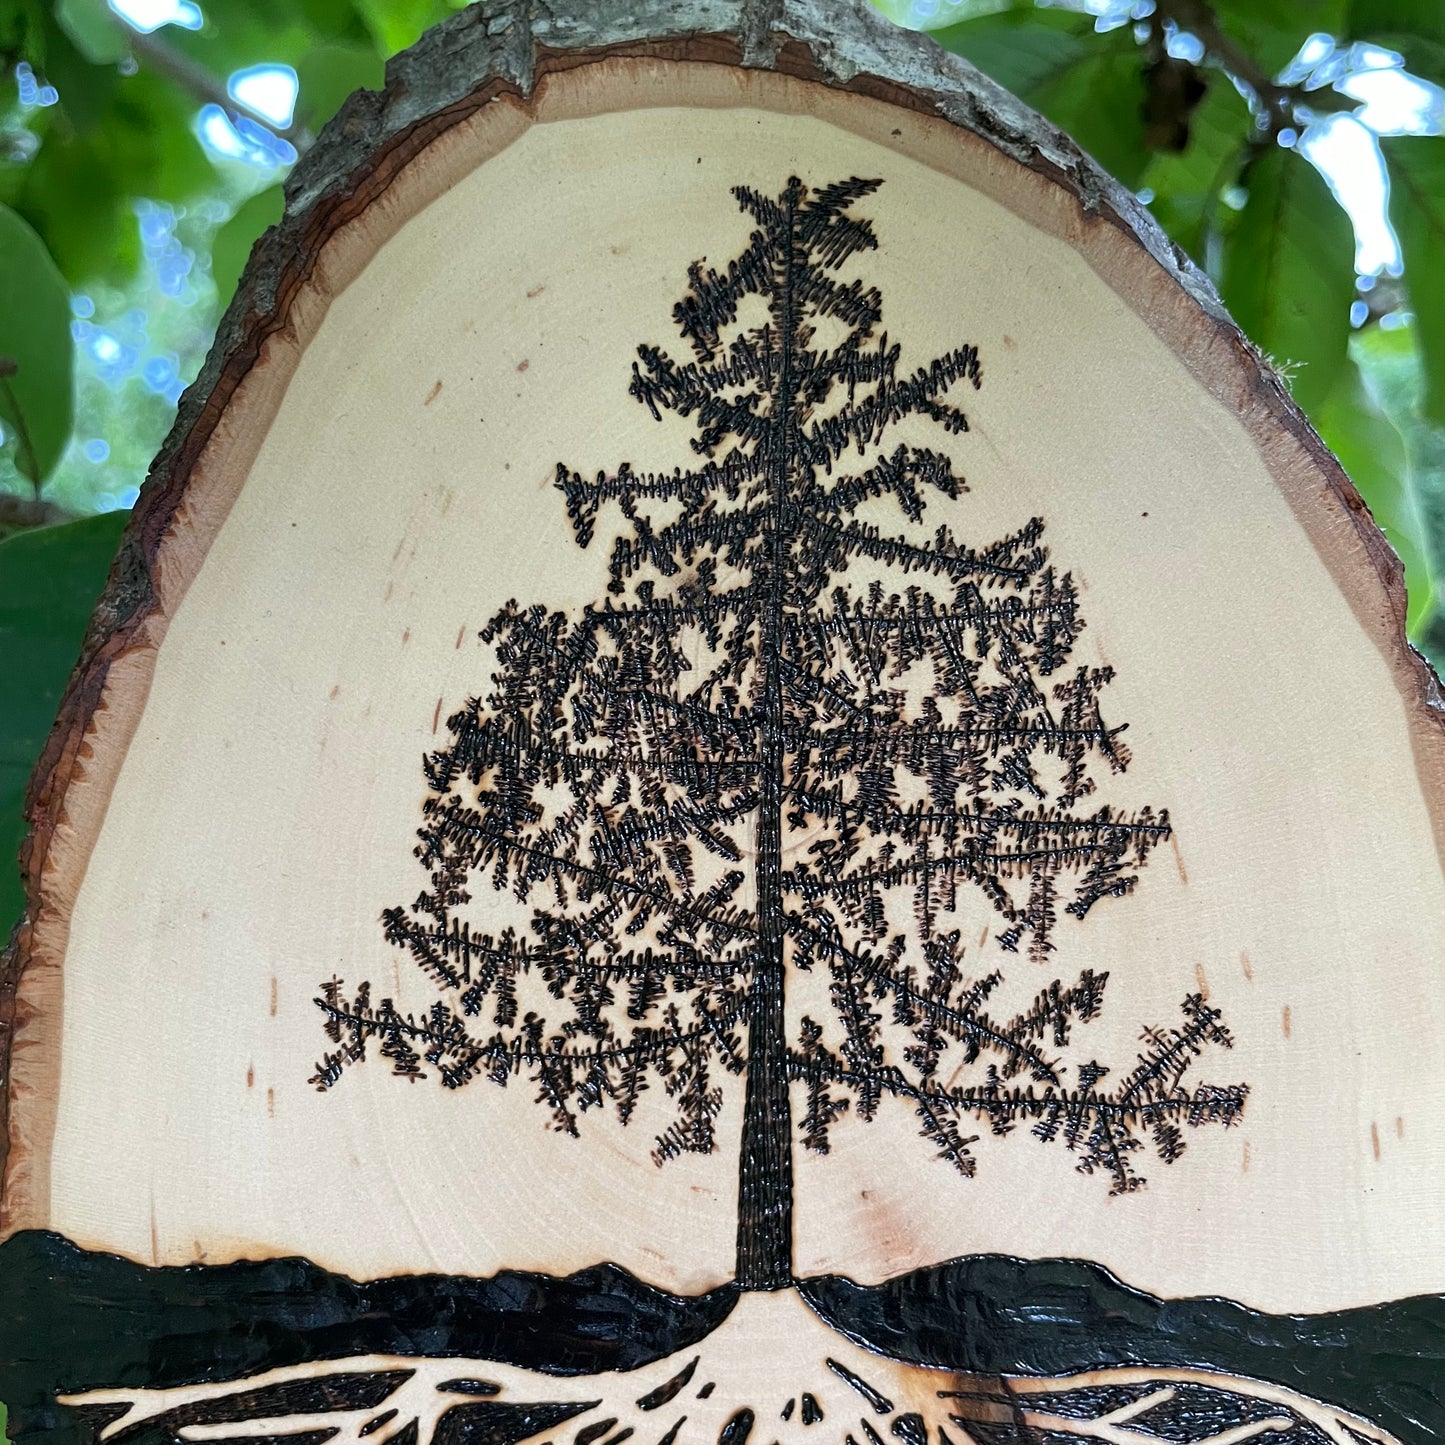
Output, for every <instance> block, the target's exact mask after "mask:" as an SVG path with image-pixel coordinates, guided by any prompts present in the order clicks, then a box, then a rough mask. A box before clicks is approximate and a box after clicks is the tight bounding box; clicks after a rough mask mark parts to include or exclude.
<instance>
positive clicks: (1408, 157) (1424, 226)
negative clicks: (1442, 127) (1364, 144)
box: [1380, 136, 1445, 426]
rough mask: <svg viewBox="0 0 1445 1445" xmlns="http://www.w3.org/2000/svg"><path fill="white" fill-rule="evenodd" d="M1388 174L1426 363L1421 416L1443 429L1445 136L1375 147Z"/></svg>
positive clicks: (1406, 139)
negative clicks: (1380, 152) (1381, 156)
mask: <svg viewBox="0 0 1445 1445" xmlns="http://www.w3.org/2000/svg"><path fill="white" fill-rule="evenodd" d="M1380 145H1381V149H1382V150H1383V151H1384V152H1385V162H1386V164H1387V165H1388V167H1389V170H1390V220H1391V221H1392V222H1393V223H1394V226H1395V234H1396V235H1397V236H1398V237H1399V238H1400V254H1401V256H1402V258H1403V260H1404V263H1405V289H1406V290H1407V292H1408V293H1409V296H1410V309H1411V311H1413V312H1414V313H1415V330H1416V333H1417V335H1418V337H1419V343H1420V353H1421V355H1422V356H1423V358H1424V362H1425V391H1424V396H1423V398H1422V405H1423V407H1424V411H1425V415H1426V416H1428V417H1429V418H1430V420H1431V421H1433V422H1436V423H1437V424H1439V425H1442V426H1445V136H1401V137H1400V138H1398V139H1395V140H1384V141H1381V143H1380Z"/></svg>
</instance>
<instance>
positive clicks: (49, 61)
mask: <svg viewBox="0 0 1445 1445" xmlns="http://www.w3.org/2000/svg"><path fill="white" fill-rule="evenodd" d="M40 70H41V73H42V74H43V75H44V76H45V79H46V80H47V81H49V82H50V84H51V85H53V86H54V87H55V89H56V90H57V91H58V92H59V93H60V105H61V108H62V109H63V110H64V111H65V115H66V119H68V120H69V121H70V123H71V125H73V126H74V127H75V129H76V130H77V131H88V130H91V129H92V128H93V127H94V126H95V125H96V123H97V122H98V121H99V120H100V119H101V117H102V116H103V115H104V114H105V111H106V109H107V107H108V106H109V105H110V103H111V100H112V99H113V98H114V96H115V88H116V84H117V82H118V81H119V80H120V72H119V70H117V69H116V67H115V65H114V64H95V63H92V62H91V61H90V60H89V59H87V58H86V56H85V55H83V54H82V53H81V51H80V49H79V48H78V47H77V46H76V44H75V42H74V41H73V40H72V39H71V38H70V36H69V35H68V34H67V33H66V32H65V31H64V30H63V29H62V28H61V26H60V25H59V24H58V23H57V22H56V20H55V19H54V18H52V17H50V16H47V17H46V23H45V60H44V63H43V64H42V65H41V67H40Z"/></svg>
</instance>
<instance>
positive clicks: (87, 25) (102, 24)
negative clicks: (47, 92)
mask: <svg viewBox="0 0 1445 1445" xmlns="http://www.w3.org/2000/svg"><path fill="white" fill-rule="evenodd" d="M55 19H56V21H57V22H58V24H59V25H60V28H61V29H62V30H63V31H64V32H65V33H66V35H68V36H69V37H70V39H71V41H72V43H73V44H74V45H75V48H76V49H77V50H78V51H80V53H81V54H82V55H83V56H84V57H85V58H86V59H87V60H88V61H90V63H91V64H92V65H116V64H118V63H119V62H120V61H122V60H124V59H125V57H126V56H127V55H129V54H130V46H129V44H128V43H127V42H126V36H125V30H124V28H123V27H122V25H121V21H120V19H119V17H118V16H117V15H116V13H115V11H114V10H112V9H111V8H110V6H109V5H108V4H107V3H106V0H55ZM56 88H57V89H58V88H59V87H58V86H57V87H56Z"/></svg>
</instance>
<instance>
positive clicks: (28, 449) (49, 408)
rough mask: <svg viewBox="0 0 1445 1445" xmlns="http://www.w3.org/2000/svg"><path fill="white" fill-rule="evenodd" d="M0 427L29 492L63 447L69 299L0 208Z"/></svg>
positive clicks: (10, 214) (68, 405)
mask: <svg viewBox="0 0 1445 1445" xmlns="http://www.w3.org/2000/svg"><path fill="white" fill-rule="evenodd" d="M0 358H8V359H9V361H10V363H12V364H13V370H11V367H10V366H5V367H3V368H0V370H3V371H11V374H10V375H9V376H5V375H0V419H3V420H4V421H5V422H6V423H8V427H7V429H13V430H14V432H15V434H16V446H15V463H16V465H17V466H18V467H19V468H20V470H21V471H22V472H23V473H24V474H25V475H26V476H27V477H29V478H30V480H31V481H32V482H34V483H35V484H36V485H37V486H39V484H40V483H41V482H43V481H44V480H45V478H46V477H48V476H49V475H50V473H51V471H52V470H53V469H54V467H55V464H56V462H58V461H59V460H60V455H61V453H62V452H63V451H64V450H65V444H66V442H68V441H69V440H70V426H71V413H72V408H73V405H74V397H73V391H74V383H73V381H72V379H71V364H72V347H71V340H70V291H69V289H68V288H67V287H66V284H65V282H64V281H63V280H62V279H61V275H60V272H59V271H58V270H57V269H56V267H55V262H54V261H52V260H51V259H50V253H49V252H48V251H47V250H46V249H45V245H44V243H43V242H42V241H41V239H40V237H39V236H37V235H36V234H35V232H34V231H33V230H32V229H31V228H30V227H29V226H28V225H26V223H25V222H24V221H23V220H22V219H21V218H20V217H19V216H18V215H16V214H15V212H14V211H12V210H11V209H10V208H9V207H8V206H0Z"/></svg>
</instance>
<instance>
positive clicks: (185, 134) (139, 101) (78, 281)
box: [16, 70, 216, 286]
mask: <svg viewBox="0 0 1445 1445" xmlns="http://www.w3.org/2000/svg"><path fill="white" fill-rule="evenodd" d="M195 109H196V107H195V103H194V102H193V101H192V100H191V98H190V97H189V96H188V95H186V94H185V93H184V92H182V91H181V90H180V89H179V88H178V87H176V86H175V85H173V84H171V83H170V82H169V81H167V80H165V79H163V78H161V77H159V76H156V75H153V74H151V73H150V72H148V71H145V70H141V71H140V72H138V73H137V74H135V75H131V76H123V77H121V78H120V80H119V81H118V82H117V84H116V87H115V92H114V95H113V97H112V99H111V102H110V104H109V105H108V106H107V107H106V110H105V112H104V114H103V115H102V116H101V117H100V119H99V121H98V122H97V124H96V125H95V126H94V127H93V128H92V129H91V130H90V131H88V132H86V133H84V134H76V133H74V132H72V131H71V130H70V129H69V128H68V127H63V128H62V127H52V128H51V130H50V131H49V133H48V134H47V136H46V138H45V142H44V144H43V145H42V146H41V147H40V152H39V154H38V155H37V156H36V157H35V159H34V160H33V161H32V162H31V163H30V164H29V166H27V167H26V175H25V180H24V185H23V187H22V189H21V191H20V194H19V196H18V197H17V201H16V209H17V210H19V211H20V212H21V214H23V215H24V216H25V218H26V220H28V221H29V222H30V224H31V225H33V226H34V227H35V229H36V230H37V231H38V232H39V233H40V235H41V237H42V238H43V239H44V241H45V243H46V245H47V246H48V247H49V249H50V253H51V255H52V256H54V257H55V261H56V264H57V265H58V266H59V267H60V269H61V271H62V272H63V273H64V275H65V276H66V277H67V278H68V279H69V280H70V282H71V283H72V284H73V285H77V286H79V285H83V284H86V283H89V282H91V281H93V280H95V279H97V278H102V279H109V280H117V281H123V280H125V279H127V278H128V277H129V276H130V275H131V274H132V273H133V272H134V270H135V267H136V265H137V263H138V261H139V259H140V245H139V239H138V236H137V232H136V219H135V210H134V206H135V201H136V200H137V199H139V198H142V197H145V198H148V199H150V200H155V201H169V202H173V203H175V204H180V205H184V204H185V203H186V202H187V201H189V200H191V199H192V198H193V197H195V196H196V195H199V194H200V193H202V192H204V191H208V190H210V189H212V188H213V187H214V186H215V184H216V171H215V168H214V167H213V166H212V165H211V163H210V161H209V160H207V158H206V153H205V151H204V150H203V149H202V147H201V143H200V141H199V140H198V139H197V138H196V136H195V134H194V133H193V131H192V122H193V120H194V117H195Z"/></svg>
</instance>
